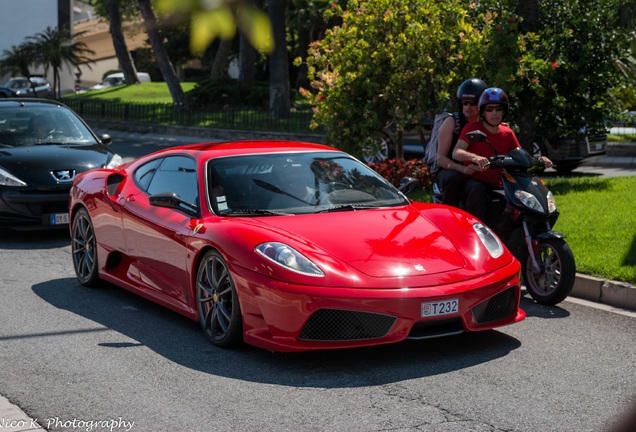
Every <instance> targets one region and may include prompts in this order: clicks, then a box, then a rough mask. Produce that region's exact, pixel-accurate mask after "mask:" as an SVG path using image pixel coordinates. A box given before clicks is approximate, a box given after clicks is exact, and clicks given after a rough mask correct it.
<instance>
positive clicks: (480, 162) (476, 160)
mask: <svg viewBox="0 0 636 432" xmlns="http://www.w3.org/2000/svg"><path fill="white" fill-rule="evenodd" d="M471 162H472V163H473V164H475V165H477V167H478V168H479V169H478V171H484V170H486V169H487V168H488V166H489V165H490V161H489V160H488V159H487V158H485V157H483V156H477V155H475V157H473V158H472V160H471Z"/></svg>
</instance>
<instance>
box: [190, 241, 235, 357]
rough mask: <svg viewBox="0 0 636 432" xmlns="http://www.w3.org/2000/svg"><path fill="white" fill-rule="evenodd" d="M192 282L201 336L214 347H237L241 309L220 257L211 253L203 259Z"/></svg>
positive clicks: (223, 261)
mask: <svg viewBox="0 0 636 432" xmlns="http://www.w3.org/2000/svg"><path fill="white" fill-rule="evenodd" d="M196 283H197V286H196V295H197V309H198V313H199V323H200V324H201V328H202V329H203V332H204V333H205V336H206V337H207V338H208V339H209V340H210V342H212V344H213V345H216V346H218V347H223V348H227V347H232V346H236V345H238V344H239V343H240V342H242V340H243V321H242V317H241V308H240V306H239V300H238V295H237V293H236V288H235V286H234V282H233V281H232V277H231V275H230V272H229V270H228V268H227V264H226V262H225V260H224V259H223V257H222V256H221V254H219V253H218V252H217V251H215V250H211V251H208V252H207V253H206V254H205V255H204V256H203V259H202V260H201V263H200V264H199V269H198V271H197V280H196Z"/></svg>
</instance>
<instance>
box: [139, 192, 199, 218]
mask: <svg viewBox="0 0 636 432" xmlns="http://www.w3.org/2000/svg"><path fill="white" fill-rule="evenodd" d="M149 201H150V205H152V206H155V207H166V208H171V209H175V210H179V211H182V212H184V213H185V214H187V215H188V216H192V217H197V216H198V208H197V206H196V205H194V204H192V203H189V202H187V201H184V200H182V199H181V197H179V195H178V194H176V193H174V192H162V193H158V194H154V195H150V198H149Z"/></svg>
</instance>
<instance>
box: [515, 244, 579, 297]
mask: <svg viewBox="0 0 636 432" xmlns="http://www.w3.org/2000/svg"><path fill="white" fill-rule="evenodd" d="M537 252H538V253H537V256H536V259H537V262H538V264H539V271H538V272H537V271H535V269H534V267H533V265H532V257H530V256H528V257H527V259H526V260H525V261H526V262H525V265H524V266H523V276H524V282H525V285H526V289H527V290H528V294H530V296H531V297H532V298H533V299H534V300H536V301H537V303H541V304H544V305H550V306H552V305H555V304H557V303H560V302H562V301H563V300H564V299H565V298H566V297H567V296H568V295H569V294H570V292H571V291H572V287H573V286H574V280H575V278H576V264H575V262H574V254H573V253H572V249H570V246H569V245H568V244H567V243H566V242H565V240H563V239H560V238H551V239H545V240H541V241H540V242H539V245H538V251H537Z"/></svg>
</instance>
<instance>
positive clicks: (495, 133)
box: [453, 87, 552, 220]
mask: <svg viewBox="0 0 636 432" xmlns="http://www.w3.org/2000/svg"><path fill="white" fill-rule="evenodd" d="M508 105H509V104H508V96H507V95H506V93H505V92H504V91H503V90H501V89H500V88H496V87H491V88H488V89H486V90H484V92H483V93H482V94H481V97H480V98H479V118H480V119H481V121H478V122H475V123H469V124H468V125H466V127H465V128H464V129H463V130H462V133H461V135H460V137H459V139H458V140H457V144H456V145H455V149H454V150H453V159H455V160H457V161H460V162H463V164H464V165H465V166H467V167H469V166H472V169H471V170H470V171H471V173H470V174H469V175H470V177H468V178H466V179H465V181H464V184H463V191H464V204H465V208H466V211H468V212H469V213H471V214H473V215H474V216H476V217H477V218H479V219H481V220H485V219H486V210H487V205H488V197H487V192H488V191H489V190H491V189H501V187H502V185H501V169H500V168H493V169H490V168H489V161H488V158H489V157H491V156H494V155H493V151H492V149H491V148H490V147H489V146H488V145H487V144H485V143H473V142H469V141H468V139H467V138H466V134H467V133H468V132H472V131H475V130H480V131H482V132H484V133H485V134H486V137H487V139H488V141H489V142H490V143H491V144H492V145H493V146H494V147H495V148H496V149H497V152H498V153H499V154H500V155H505V154H507V153H508V152H509V151H510V150H512V149H515V148H521V146H520V145H519V141H518V140H517V136H516V135H515V133H514V132H513V130H512V129H510V127H508V126H507V125H505V124H502V122H503V120H504V118H505V116H506V115H507V114H508ZM541 160H542V162H543V164H544V166H545V167H546V168H550V167H552V161H550V159H548V158H547V157H545V156H543V157H541Z"/></svg>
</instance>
